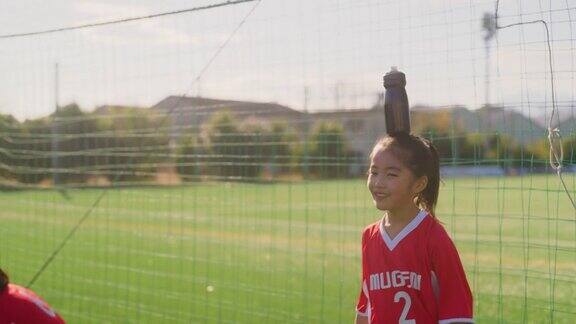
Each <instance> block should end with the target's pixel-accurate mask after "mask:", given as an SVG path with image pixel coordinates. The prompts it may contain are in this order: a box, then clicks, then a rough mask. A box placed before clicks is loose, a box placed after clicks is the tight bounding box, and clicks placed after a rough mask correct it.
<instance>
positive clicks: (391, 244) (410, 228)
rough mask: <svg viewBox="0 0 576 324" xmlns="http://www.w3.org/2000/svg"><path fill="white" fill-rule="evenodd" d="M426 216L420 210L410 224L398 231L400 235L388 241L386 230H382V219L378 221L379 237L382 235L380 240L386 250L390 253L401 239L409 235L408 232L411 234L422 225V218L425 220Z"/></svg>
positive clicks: (424, 212)
mask: <svg viewBox="0 0 576 324" xmlns="http://www.w3.org/2000/svg"><path fill="white" fill-rule="evenodd" d="M427 215H428V212H427V211H425V210H423V209H421V210H420V211H419V212H418V214H417V215H416V217H414V219H412V220H411V221H410V223H408V225H406V226H404V228H403V229H402V230H401V231H400V233H398V235H396V236H395V237H394V239H390V236H388V233H386V230H384V219H382V220H381V221H380V235H382V239H383V240H384V243H385V244H386V246H387V247H388V250H390V251H392V250H394V248H395V247H396V245H398V244H399V243H400V241H402V239H403V238H405V237H406V236H407V235H408V234H410V232H412V231H413V230H414V229H415V228H416V227H418V225H419V224H420V223H422V221H423V220H424V218H426V216H427Z"/></svg>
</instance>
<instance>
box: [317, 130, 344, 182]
mask: <svg viewBox="0 0 576 324" xmlns="http://www.w3.org/2000/svg"><path fill="white" fill-rule="evenodd" d="M344 134H345V133H344V128H343V127H342V125H341V124H340V123H335V122H319V123H318V124H317V125H316V126H315V128H314V131H313V133H312V135H311V136H310V139H309V141H308V142H309V148H310V150H309V155H310V166H309V170H310V172H311V173H312V174H314V175H316V176H318V177H321V178H340V177H345V176H348V174H349V163H348V156H349V152H348V149H347V144H346V143H347V141H346V137H345V135H344Z"/></svg>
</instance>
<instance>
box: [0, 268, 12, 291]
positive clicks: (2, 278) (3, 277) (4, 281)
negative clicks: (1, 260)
mask: <svg viewBox="0 0 576 324" xmlns="http://www.w3.org/2000/svg"><path fill="white" fill-rule="evenodd" d="M9 282H10V280H9V279H8V274H7V273H6V272H4V270H2V268H0V292H2V291H4V289H6V287H7V286H8V283H9Z"/></svg>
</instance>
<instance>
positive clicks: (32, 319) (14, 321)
mask: <svg viewBox="0 0 576 324" xmlns="http://www.w3.org/2000/svg"><path fill="white" fill-rule="evenodd" d="M20 323H22V324H41V323H42V324H64V320H63V319H62V318H61V317H60V316H59V315H58V314H56V312H54V310H52V308H50V306H49V305H48V304H47V303H46V302H45V301H44V300H42V298H40V297H38V296H37V295H36V294H35V293H34V292H33V291H31V290H29V289H26V288H24V287H20V286H18V285H14V284H8V287H6V289H4V290H3V291H2V292H1V293H0V324H20Z"/></svg>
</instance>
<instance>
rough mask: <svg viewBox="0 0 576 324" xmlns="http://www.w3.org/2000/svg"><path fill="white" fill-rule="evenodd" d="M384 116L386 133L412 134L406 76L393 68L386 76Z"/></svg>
mask: <svg viewBox="0 0 576 324" xmlns="http://www.w3.org/2000/svg"><path fill="white" fill-rule="evenodd" d="M384 88H386V96H385V99H384V115H385V117H386V133H388V134H389V135H395V134H398V133H406V134H410V111H409V110H408V95H407V94H406V75H405V74H404V73H402V72H400V71H398V69H397V68H396V67H395V66H393V67H392V69H391V70H390V72H388V73H386V75H384Z"/></svg>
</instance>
